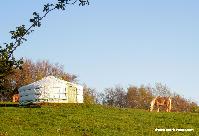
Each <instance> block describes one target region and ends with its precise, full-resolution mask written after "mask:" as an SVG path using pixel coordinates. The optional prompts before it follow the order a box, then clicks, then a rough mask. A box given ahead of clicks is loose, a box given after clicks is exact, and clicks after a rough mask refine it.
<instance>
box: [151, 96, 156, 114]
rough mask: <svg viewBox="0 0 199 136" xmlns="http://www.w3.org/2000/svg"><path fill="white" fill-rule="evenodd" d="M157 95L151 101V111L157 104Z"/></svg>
mask: <svg viewBox="0 0 199 136" xmlns="http://www.w3.org/2000/svg"><path fill="white" fill-rule="evenodd" d="M156 98H157V97H155V98H154V99H153V100H152V101H151V103H150V104H151V105H150V111H153V106H154V104H155V100H156Z"/></svg>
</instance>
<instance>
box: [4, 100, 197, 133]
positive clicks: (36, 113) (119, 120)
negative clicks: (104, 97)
mask: <svg viewBox="0 0 199 136" xmlns="http://www.w3.org/2000/svg"><path fill="white" fill-rule="evenodd" d="M198 126H199V114H198V113H165V112H160V113H156V112H153V113H150V112H148V111H144V110H138V109H120V108H109V107H103V106H99V105H81V104H77V105H76V104H61V105H46V106H42V107H41V108H19V107H0V136H4V135H5V136H7V135H8V136H16V135H22V136H26V135H27V136H30V135H33V136H35V135H38V136H40V135H42V136H43V135H44V136H57V135H69V136H72V135H77V136H79V135H80V136H81V135H84V136H90V135H99V136H102V135H110V136H113V135H119V136H128V135H130V136H135V135H136V136H137V135H199V127H198ZM155 128H175V129H179V128H186V129H188V128H192V129H194V131H192V132H155Z"/></svg>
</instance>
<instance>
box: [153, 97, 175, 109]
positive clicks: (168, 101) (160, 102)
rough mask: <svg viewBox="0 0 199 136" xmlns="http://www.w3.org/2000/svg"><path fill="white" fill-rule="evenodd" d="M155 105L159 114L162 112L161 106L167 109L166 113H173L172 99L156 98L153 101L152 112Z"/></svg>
mask: <svg viewBox="0 0 199 136" xmlns="http://www.w3.org/2000/svg"><path fill="white" fill-rule="evenodd" d="M154 105H155V106H156V107H157V112H159V111H160V106H163V107H166V112H170V111H171V98H170V97H160V96H158V97H155V98H154V99H153V100H152V101H151V106H150V111H153V108H154Z"/></svg>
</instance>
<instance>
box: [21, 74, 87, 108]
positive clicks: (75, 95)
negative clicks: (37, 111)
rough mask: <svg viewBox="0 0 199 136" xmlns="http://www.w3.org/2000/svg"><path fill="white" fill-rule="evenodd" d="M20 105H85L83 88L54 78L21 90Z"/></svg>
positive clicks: (51, 77)
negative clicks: (44, 103)
mask: <svg viewBox="0 0 199 136" xmlns="http://www.w3.org/2000/svg"><path fill="white" fill-rule="evenodd" d="M18 91H19V104H20V105H27V104H30V103H43V102H48V103H83V87H82V86H81V85H78V84H74V83H70V82H67V81H64V80H61V79H59V78H56V77H54V76H48V77H45V78H43V79H41V80H39V81H36V82H33V83H31V84H29V85H26V86H22V87H20V88H19V90H18Z"/></svg>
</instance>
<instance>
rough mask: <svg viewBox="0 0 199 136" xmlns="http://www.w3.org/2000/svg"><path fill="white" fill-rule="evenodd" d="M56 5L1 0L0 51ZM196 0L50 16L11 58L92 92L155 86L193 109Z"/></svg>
mask: <svg viewBox="0 0 199 136" xmlns="http://www.w3.org/2000/svg"><path fill="white" fill-rule="evenodd" d="M48 2H49V3H55V2H56V0H41V1H35V0H28V1H27V0H15V1H12V2H11V1H5V0H4V1H1V4H0V44H1V45H2V44H3V43H5V42H10V41H11V40H10V35H9V31H11V30H14V29H15V27H17V26H19V25H22V24H25V25H27V26H29V25H30V23H29V19H30V18H31V17H32V13H33V12H34V11H37V12H39V13H42V10H43V5H44V4H46V3H48ZM198 6H199V1H198V0H175V1H174V0H166V1H160V0H139V1H138V0H126V1H124V2H123V1H115V0H108V1H107V0H98V1H97V0H95V1H94V0H90V5H89V6H84V7H79V6H78V5H70V6H67V8H66V11H53V12H52V13H50V14H49V15H48V16H47V17H46V18H45V19H44V20H43V21H42V26H41V27H40V28H37V29H36V30H35V31H34V32H33V33H31V35H29V36H28V37H27V39H28V41H27V42H25V43H24V44H23V45H22V46H21V47H20V48H18V49H17V51H16V52H15V56H16V57H17V58H21V57H23V58H26V59H31V60H33V61H38V60H49V61H50V62H51V63H59V64H63V65H64V70H65V72H68V73H71V74H76V75H77V76H78V80H79V83H80V84H84V83H85V84H87V85H88V86H89V87H91V88H95V89H96V90H97V91H99V92H100V91H102V90H103V89H104V88H108V87H114V86H115V85H120V86H122V87H124V88H127V87H129V85H135V86H140V85H151V86H154V85H155V83H157V82H161V83H162V84H166V85H167V86H168V87H169V88H170V89H171V91H172V92H176V93H178V94H180V95H182V96H184V97H185V98H188V99H192V100H194V101H196V102H198V104H199V61H198V59H199V38H198V37H199V7H198Z"/></svg>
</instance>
